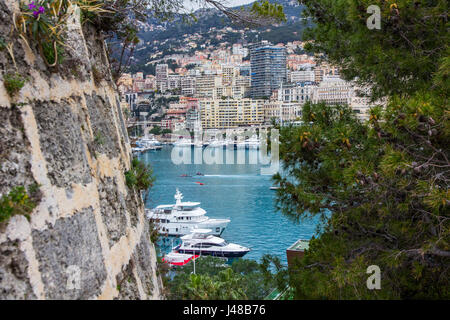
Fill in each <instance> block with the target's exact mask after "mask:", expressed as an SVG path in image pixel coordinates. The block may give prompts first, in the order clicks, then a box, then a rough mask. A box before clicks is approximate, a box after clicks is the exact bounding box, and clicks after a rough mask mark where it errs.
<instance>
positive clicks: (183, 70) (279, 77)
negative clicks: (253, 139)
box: [118, 41, 381, 131]
mask: <svg viewBox="0 0 450 320" xmlns="http://www.w3.org/2000/svg"><path fill="white" fill-rule="evenodd" d="M302 46H303V43H302V42H300V41H295V42H289V43H287V44H286V45H282V44H276V45H273V44H271V43H269V42H267V41H261V42H258V43H255V44H249V45H242V44H239V43H238V44H234V45H233V46H232V47H231V48H224V47H218V48H209V49H203V50H197V51H195V54H194V55H188V54H186V55H184V54H177V55H171V56H169V57H167V61H169V60H170V61H171V65H170V66H171V67H169V64H168V63H164V61H158V63H156V64H155V75H152V74H146V75H145V76H144V74H143V73H142V72H138V73H136V74H133V75H131V74H124V75H122V77H121V78H120V79H119V81H118V87H119V91H120V92H121V93H122V96H123V104H122V105H123V106H124V107H126V108H128V109H129V111H130V112H129V114H131V115H132V116H134V117H135V119H137V120H139V121H142V120H145V121H148V122H149V123H151V126H159V127H160V128H164V129H169V130H176V129H179V128H186V129H188V130H191V131H192V130H195V129H200V128H202V129H228V128H237V127H250V126H260V125H270V124H272V123H273V121H276V122H278V123H280V124H282V125H286V124H289V123H294V124H295V123H299V121H300V120H301V116H302V108H303V105H304V104H305V103H307V102H313V103H318V102H324V103H326V104H328V105H336V104H347V105H349V106H351V108H352V109H353V111H354V112H355V114H356V115H357V116H358V117H359V118H360V119H361V120H367V119H368V117H369V110H370V107H372V106H373V105H376V104H380V103H381V102H378V103H373V102H370V101H369V99H368V98H367V97H364V93H367V92H368V89H369V88H358V87H357V86H356V85H355V84H354V83H353V82H352V81H346V80H344V79H342V78H341V77H340V74H339V68H338V67H337V66H332V65H329V64H327V63H325V62H322V61H320V62H319V61H317V60H316V59H315V58H314V57H313V56H309V55H307V54H304V53H302V54H295V53H294V50H296V49H299V48H300V49H301V48H302Z"/></svg>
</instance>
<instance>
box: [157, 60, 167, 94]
mask: <svg viewBox="0 0 450 320" xmlns="http://www.w3.org/2000/svg"><path fill="white" fill-rule="evenodd" d="M155 75H156V88H157V89H158V90H160V91H161V92H165V91H166V90H167V89H168V80H169V66H168V65H167V64H157V65H156V70H155Z"/></svg>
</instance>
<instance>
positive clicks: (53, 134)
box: [33, 101, 92, 187]
mask: <svg viewBox="0 0 450 320" xmlns="http://www.w3.org/2000/svg"><path fill="white" fill-rule="evenodd" d="M33 110H34V114H35V116H36V121H37V123H38V129H39V140H40V143H41V149H42V151H43V153H44V155H45V158H46V160H47V171H48V176H49V178H50V180H51V181H52V183H53V184H54V185H56V186H58V187H69V186H70V185H71V184H72V183H83V184H86V183H89V182H91V181H92V177H91V173H90V170H89V165H88V163H87V156H86V151H85V147H84V141H83V139H82V135H81V127H80V122H81V120H80V118H79V117H78V115H77V114H74V113H73V111H72V110H71V108H70V106H69V105H68V103H67V102H66V101H63V102H60V103H55V102H52V101H46V102H40V101H37V102H36V103H35V104H34V107H33Z"/></svg>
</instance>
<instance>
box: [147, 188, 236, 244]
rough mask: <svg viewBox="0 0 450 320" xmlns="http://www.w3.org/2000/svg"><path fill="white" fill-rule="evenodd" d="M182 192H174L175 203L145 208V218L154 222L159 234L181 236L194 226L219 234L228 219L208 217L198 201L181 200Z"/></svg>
mask: <svg viewBox="0 0 450 320" xmlns="http://www.w3.org/2000/svg"><path fill="white" fill-rule="evenodd" d="M182 199H183V194H182V193H181V192H180V191H179V190H178V188H177V192H176V193H175V200H176V203H175V204H169V205H159V206H157V207H156V208H154V209H152V210H149V209H145V210H146V215H147V218H148V219H150V221H151V222H153V223H155V225H156V227H157V228H158V230H159V232H160V233H161V234H167V235H168V236H183V235H186V234H189V233H190V232H191V230H193V229H196V228H207V229H211V233H212V234H214V235H221V234H222V232H223V231H224V230H225V228H226V227H227V225H228V223H230V220H229V219H210V218H208V217H207V216H206V211H205V210H203V209H202V208H200V202H182V201H181V200H182Z"/></svg>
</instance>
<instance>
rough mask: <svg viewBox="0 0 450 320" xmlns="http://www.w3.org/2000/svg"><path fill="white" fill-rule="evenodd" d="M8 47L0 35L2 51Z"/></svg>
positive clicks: (0, 48)
mask: <svg viewBox="0 0 450 320" xmlns="http://www.w3.org/2000/svg"><path fill="white" fill-rule="evenodd" d="M5 48H6V42H5V39H4V38H3V37H0V51H1V50H4V49H5Z"/></svg>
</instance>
